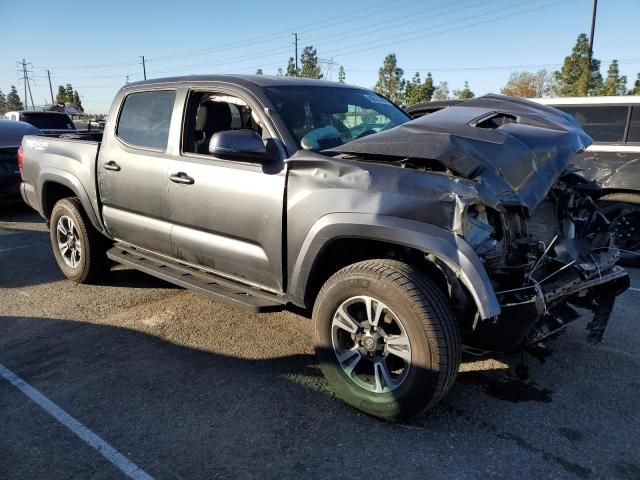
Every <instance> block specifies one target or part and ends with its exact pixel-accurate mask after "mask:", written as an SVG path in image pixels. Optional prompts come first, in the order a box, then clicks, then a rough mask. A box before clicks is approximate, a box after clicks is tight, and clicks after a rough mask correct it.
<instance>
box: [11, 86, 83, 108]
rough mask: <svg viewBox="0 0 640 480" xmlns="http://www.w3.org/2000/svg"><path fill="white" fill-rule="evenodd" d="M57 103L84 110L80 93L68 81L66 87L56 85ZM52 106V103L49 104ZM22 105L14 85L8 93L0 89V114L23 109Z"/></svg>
mask: <svg viewBox="0 0 640 480" xmlns="http://www.w3.org/2000/svg"><path fill="white" fill-rule="evenodd" d="M56 104H57V105H72V106H74V107H75V108H77V109H78V110H79V111H81V112H84V109H83V108H82V101H81V100H80V94H79V93H78V91H77V90H75V89H74V88H73V86H72V85H71V84H70V83H67V85H66V87H65V86H63V85H60V86H58V94H57V95H56ZM51 106H52V105H51ZM23 109H24V105H23V103H22V100H21V99H20V95H18V89H17V88H16V87H15V85H11V89H10V90H9V93H7V94H6V95H5V94H4V92H3V91H2V89H0V115H4V114H5V113H7V112H14V111H19V110H23Z"/></svg>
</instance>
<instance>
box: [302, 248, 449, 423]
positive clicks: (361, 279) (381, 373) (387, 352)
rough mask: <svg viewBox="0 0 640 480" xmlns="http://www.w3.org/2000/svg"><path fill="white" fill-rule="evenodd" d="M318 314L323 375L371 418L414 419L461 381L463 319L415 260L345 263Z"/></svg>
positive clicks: (320, 302) (323, 297) (328, 287)
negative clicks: (413, 264)
mask: <svg viewBox="0 0 640 480" xmlns="http://www.w3.org/2000/svg"><path fill="white" fill-rule="evenodd" d="M313 317H314V322H315V349H316V355H317V357H318V360H319V362H320V367H321V369H322V371H323V373H324V374H325V376H326V377H327V379H328V381H329V383H330V384H331V386H332V387H333V389H334V391H335V392H336V394H337V395H338V396H339V397H340V398H342V399H343V400H344V401H345V402H346V403H348V404H350V405H351V406H353V407H355V408H358V409H360V410H362V411H364V412H366V413H368V414H370V415H374V416H376V417H380V418H383V419H388V420H397V419H402V418H408V417H411V416H414V415H416V414H418V413H420V412H422V411H423V410H425V409H428V408H430V407H431V406H433V405H434V404H435V403H436V402H438V401H439V400H440V399H441V398H442V397H444V396H445V395H446V393H447V391H448V390H449V389H450V388H451V386H452V385H453V382H454V381H455V378H456V375H457V373H458V367H459V364H460V333H459V329H458V324H457V322H456V320H455V318H454V316H453V314H452V312H451V309H450V306H449V303H448V300H447V298H446V297H445V296H444V294H443V293H442V292H441V291H440V289H439V288H438V287H437V286H436V285H435V284H434V283H433V282H431V280H429V278H427V277H426V276H425V275H424V274H423V273H421V272H420V271H418V270H416V269H415V268H413V267H411V266H410V265H407V264H405V263H402V262H398V261H393V260H369V261H364V262H359V263H356V264H353V265H350V266H348V267H345V268H343V269H342V270H340V271H339V272H337V273H336V274H335V275H333V276H332V277H331V278H330V279H329V280H328V281H327V283H326V284H325V285H324V287H323V288H322V290H321V291H320V293H319V294H318V297H317V300H316V303H315V306H314V312H313Z"/></svg>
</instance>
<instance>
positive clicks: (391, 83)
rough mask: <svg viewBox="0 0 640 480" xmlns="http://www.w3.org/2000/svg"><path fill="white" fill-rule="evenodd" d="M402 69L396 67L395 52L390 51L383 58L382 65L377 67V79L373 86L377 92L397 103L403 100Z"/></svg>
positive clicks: (399, 103)
mask: <svg viewBox="0 0 640 480" xmlns="http://www.w3.org/2000/svg"><path fill="white" fill-rule="evenodd" d="M403 77H404V70H402V69H401V68H399V67H398V61H397V59H396V55H395V53H390V54H388V55H387V56H386V57H385V58H384V63H383V64H382V67H380V69H378V81H377V82H376V85H375V87H374V88H373V89H374V90H375V91H376V92H377V93H379V94H380V95H383V96H385V97H387V98H388V99H389V100H391V101H392V102H394V103H396V104H397V105H402V104H403V103H404V101H405V95H404V93H405V92H404V89H405V83H406V82H405V80H404V78H403Z"/></svg>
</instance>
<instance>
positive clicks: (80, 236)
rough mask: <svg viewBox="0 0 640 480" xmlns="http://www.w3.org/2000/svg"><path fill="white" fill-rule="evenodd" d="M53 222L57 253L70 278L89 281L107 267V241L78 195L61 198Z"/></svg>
mask: <svg viewBox="0 0 640 480" xmlns="http://www.w3.org/2000/svg"><path fill="white" fill-rule="evenodd" d="M49 224H50V228H49V234H50V238H51V247H52V249H53V254H54V256H55V258H56V262H57V263H58V266H59V267H60V270H62V273H64V275H65V276H66V277H67V278H68V279H70V280H73V281H74V282H76V283H89V282H91V281H93V280H95V279H97V278H98V276H99V275H100V274H101V273H103V272H104V270H106V268H107V265H108V261H107V257H106V245H107V242H106V240H105V239H103V238H102V237H101V236H100V234H99V233H98V232H96V231H95V229H94V228H93V226H92V225H91V222H90V221H89V219H88V218H87V215H86V214H85V212H84V210H83V208H82V205H81V204H80V201H79V200H78V199H77V198H63V199H62V200H59V201H58V202H57V203H56V204H55V206H54V207H53V210H52V212H51V218H50V220H49Z"/></svg>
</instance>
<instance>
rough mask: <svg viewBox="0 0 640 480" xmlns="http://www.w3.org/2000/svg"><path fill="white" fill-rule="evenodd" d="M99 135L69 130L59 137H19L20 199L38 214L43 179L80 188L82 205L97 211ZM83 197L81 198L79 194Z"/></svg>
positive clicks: (43, 195) (41, 209) (43, 194)
mask: <svg viewBox="0 0 640 480" xmlns="http://www.w3.org/2000/svg"><path fill="white" fill-rule="evenodd" d="M96 138H99V139H100V140H101V136H95V134H92V135H90V136H89V135H84V134H70V135H64V136H62V137H59V138H55V137H47V136H40V135H27V136H25V137H24V138H23V140H22V149H23V168H22V177H23V183H22V187H21V192H22V196H23V198H24V200H25V201H26V202H27V203H28V204H29V205H30V206H31V207H33V208H35V209H36V210H38V212H40V214H44V212H45V208H46V207H47V205H44V204H43V203H44V202H43V200H44V199H45V198H46V192H47V182H49V181H51V182H54V181H55V182H57V183H59V184H62V185H67V186H68V187H69V188H72V187H75V189H76V190H79V191H80V195H79V196H80V200H81V201H82V203H83V205H85V208H87V207H88V206H90V207H91V210H92V212H88V213H89V214H91V213H93V214H94V215H95V216H97V213H98V211H99V210H98V192H97V183H96V179H97V176H96V162H97V158H98V152H99V151H100V145H101V142H100V141H99V140H96ZM83 197H84V198H83Z"/></svg>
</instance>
